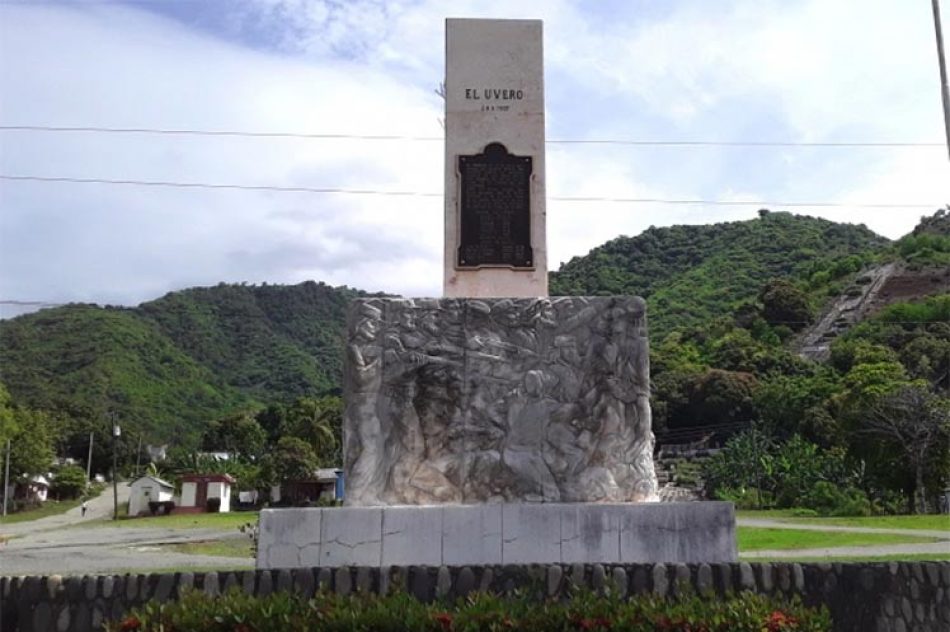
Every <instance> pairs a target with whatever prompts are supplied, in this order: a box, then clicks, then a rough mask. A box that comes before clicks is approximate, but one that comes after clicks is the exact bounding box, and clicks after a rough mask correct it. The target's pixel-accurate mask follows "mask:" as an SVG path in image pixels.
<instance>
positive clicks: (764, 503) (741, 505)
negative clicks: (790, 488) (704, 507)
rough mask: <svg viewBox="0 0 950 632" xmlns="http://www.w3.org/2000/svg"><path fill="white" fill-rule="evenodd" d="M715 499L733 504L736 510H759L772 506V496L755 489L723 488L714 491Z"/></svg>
mask: <svg viewBox="0 0 950 632" xmlns="http://www.w3.org/2000/svg"><path fill="white" fill-rule="evenodd" d="M716 498H717V499H719V500H726V501H729V502H731V503H734V504H735V506H736V509H760V508H761V507H768V506H770V505H771V504H772V495H771V494H769V493H768V492H763V491H762V490H761V489H757V488H755V487H739V488H734V487H723V488H720V489H717V490H716Z"/></svg>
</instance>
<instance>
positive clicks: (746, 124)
mask: <svg viewBox="0 0 950 632" xmlns="http://www.w3.org/2000/svg"><path fill="white" fill-rule="evenodd" d="M195 6H197V5H195ZM228 6H229V10H221V11H218V12H208V13H206V14H204V15H203V17H202V20H203V21H202V22H201V24H199V25H198V26H196V27H191V26H188V24H190V21H189V15H188V11H189V10H190V9H189V5H188V4H187V3H180V4H178V5H174V8H175V11H177V14H176V15H177V19H176V15H172V14H173V13H175V12H173V11H165V12H164V13H165V14H167V15H166V17H161V16H159V15H158V14H157V13H155V12H149V11H144V10H142V9H141V6H140V5H130V6H122V5H115V4H111V3H110V4H99V3H92V4H90V5H87V6H79V7H70V6H61V5H55V4H53V5H49V4H43V5H36V6H21V5H16V6H10V5H6V6H0V92H2V93H3V94H4V102H3V112H2V114H0V122H2V123H3V124H7V125H9V124H51V125H83V126H85V125H91V126H97V125H98V126H108V127H160V128H191V129H234V130H247V131H291V132H299V133H325V132H336V133H358V134H397V135H407V136H423V137H431V136H438V135H440V134H441V129H440V128H439V125H438V118H439V116H440V115H441V112H440V109H441V101H440V100H439V99H438V97H437V96H435V95H434V94H433V92H432V90H433V88H434V87H435V86H436V85H437V84H438V82H439V80H440V78H441V75H442V72H443V69H442V56H443V51H442V47H443V31H442V29H443V24H444V18H445V17H449V16H453V17H462V16H468V17H490V16H493V17H541V18H543V19H544V20H545V37H546V39H545V50H546V72H547V76H546V84H547V88H548V127H549V137H551V138H580V137H587V138H614V139H618V138H621V139H625V138H632V139H662V138H670V139H685V138H701V139H724V140H735V139H745V140H808V141H829V140H830V141H835V140H911V141H939V140H941V139H942V126H941V119H940V103H939V90H938V85H937V70H936V64H935V59H934V58H935V55H934V49H933V38H932V30H931V29H932V22H931V17H930V14H929V6H928V3H923V2H920V3H905V2H895V1H893V0H869V1H867V2H857V1H856V0H801V1H798V2H784V1H783V2H779V1H778V0H770V1H767V2H752V1H749V0H735V1H733V2H716V3H698V2H685V1H684V2H678V3H673V4H663V5H656V4H652V3H648V2H630V3H608V4H603V3H598V4H596V5H594V4H591V3H584V2H580V1H577V2H570V1H568V0H551V1H544V2H542V1H540V0H537V1H533V2H519V3H511V2H510V1H503V0H490V1H476V0H464V1H461V2H446V1H436V0H422V1H419V2H399V1H391V2H382V1H364V0H361V1H354V2H347V3H336V2H333V3H330V2H319V1H312V2H310V1H305V0H246V1H244V2H241V3H234V4H231V5H228ZM604 7H609V10H608V9H607V8H604ZM598 11H600V13H598ZM209 20H210V21H211V22H210V23H209ZM198 22H199V21H197V20H195V23H198ZM211 27H214V28H211ZM0 134H2V136H0V141H2V144H3V152H2V154H0V171H2V172H3V173H14V174H33V175H56V176H74V177H106V178H118V179H142V180H168V181H184V182H212V183H241V184H251V185H258V184H261V185H274V186H303V187H328V188H352V189H374V190H399V191H418V192H434V193H438V192H440V191H441V189H442V159H443V158H442V146H441V143H439V142H402V141H354V140H327V139H324V140H315V139H275V138H262V139H250V138H233V137H214V138H211V137H189V136H151V135H149V136H146V135H106V134H95V135H93V134H39V133H23V132H0ZM947 165H948V163H947V160H946V156H945V153H944V151H943V150H942V149H941V148H939V147H938V148H923V149H921V148H906V149H876V150H864V149H847V150H846V149H801V148H788V149H781V150H778V149H742V148H732V149H729V148H691V149H683V148H645V147H629V146H604V145H593V146H590V145H552V146H551V147H550V148H549V152H548V165H547V176H548V190H549V194H550V195H551V196H591V197H607V198H612V197H613V198H617V197H621V198H629V197H635V198H677V199H683V198H689V199H693V198H706V199H749V200H780V201H781V200H791V201H796V200H816V201H837V202H841V203H860V202H868V201H870V202H896V203H901V202H903V203H921V204H932V205H933V208H934V209H936V208H937V207H939V206H942V205H943V204H946V203H947V202H948V201H950V177H947V176H948V175H950V170H948V166H947ZM0 186H2V189H0V203H2V205H3V214H2V216H0V299H11V298H29V299H49V300H87V301H98V302H122V303H132V302H137V301H140V300H145V299H148V298H151V297H154V296H156V295H159V294H161V293H162V292H164V291H167V290H170V289H176V288H180V287H185V286H188V285H193V284H213V283H216V282H218V281H222V280H224V281H250V282H260V281H268V282H297V281H301V280H304V279H307V278H314V279H318V280H323V281H326V282H329V283H338V284H342V283H346V284H349V285H352V286H357V287H361V288H365V289H369V290H386V291H390V292H398V293H403V294H407V295H418V294H426V295H432V294H438V293H439V292H440V280H441V270H440V266H441V249H442V245H441V238H442V226H441V223H442V207H441V200H440V199H439V198H432V197H378V196H368V195H367V196H345V195H313V194H303V193H297V194H289V193H276V192H248V191H208V190H199V189H163V188H141V187H117V186H107V185H91V184H90V185H67V184H42V183H11V182H3V183H0ZM801 212H807V213H809V214H812V215H822V216H825V217H829V218H831V219H836V220H842V221H852V222H865V223H867V224H868V225H869V226H870V227H871V228H873V229H875V230H877V231H879V232H882V233H884V234H886V235H888V236H890V237H897V236H899V235H900V234H902V233H904V232H907V231H908V230H910V228H912V227H913V225H914V224H915V222H916V221H917V218H918V217H919V216H920V215H921V214H923V213H924V212H925V211H924V210H922V209H911V210H896V211H895V210H855V209H838V210H836V209H830V208H829V209H813V210H812V209H803V210H802V211H801ZM548 214H549V218H548V227H549V242H550V244H549V245H550V251H551V254H550V260H551V262H552V264H554V265H556V264H557V263H558V262H560V261H566V260H568V259H570V258H571V257H572V256H575V255H581V254H584V253H586V252H587V251H588V250H589V249H590V248H592V247H594V246H597V245H599V244H600V243H603V242H604V241H606V240H607V239H610V238H612V237H615V236H617V235H618V234H630V235H632V234H636V233H638V232H639V231H641V230H643V229H644V228H646V227H648V226H650V225H669V224H673V223H684V222H688V223H702V222H712V221H727V220H733V219H740V218H745V217H751V216H754V214H755V208H753V207H722V206H716V207H695V206H666V205H658V204H616V203H605V202H588V203H581V202H561V201H557V200H551V201H549V203H548Z"/></svg>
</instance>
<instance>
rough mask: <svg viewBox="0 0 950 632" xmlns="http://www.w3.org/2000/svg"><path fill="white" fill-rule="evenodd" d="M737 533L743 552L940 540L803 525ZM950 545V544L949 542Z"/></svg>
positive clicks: (744, 529)
mask: <svg viewBox="0 0 950 632" xmlns="http://www.w3.org/2000/svg"><path fill="white" fill-rule="evenodd" d="M736 531H737V533H736V537H737V539H738V541H739V553H740V555H741V554H742V552H743V551H761V550H766V549H774V550H786V549H817V548H830V547H835V546H873V545H877V544H882V545H883V544H907V543H917V544H922V543H927V542H938V541H939V540H937V539H935V538H918V537H914V536H908V535H892V534H889V533H842V532H827V531H803V530H800V529H760V528H756V527H738V528H737V529H736ZM948 546H950V544H948Z"/></svg>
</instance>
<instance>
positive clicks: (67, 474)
mask: <svg viewBox="0 0 950 632" xmlns="http://www.w3.org/2000/svg"><path fill="white" fill-rule="evenodd" d="M85 489H86V472H85V470H83V469H82V468H81V467H79V466H78V465H66V466H63V467H61V468H60V469H59V471H58V472H56V475H55V476H54V477H53V487H52V492H53V494H54V495H55V496H56V497H57V498H59V499H60V500H62V499H65V498H78V497H79V496H80V495H81V494H82V493H83V490H85Z"/></svg>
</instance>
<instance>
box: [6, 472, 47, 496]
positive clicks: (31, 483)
mask: <svg viewBox="0 0 950 632" xmlns="http://www.w3.org/2000/svg"><path fill="white" fill-rule="evenodd" d="M14 495H15V496H16V497H17V498H20V499H22V500H26V501H28V502H34V503H35V502H40V503H45V502H46V498H47V496H49V479H47V478H46V477H45V476H43V475H42V474H37V475H36V476H31V477H30V478H28V479H27V480H25V481H24V482H23V483H22V484H21V486H20V487H19V489H17V491H16V493H15V494H14Z"/></svg>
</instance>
